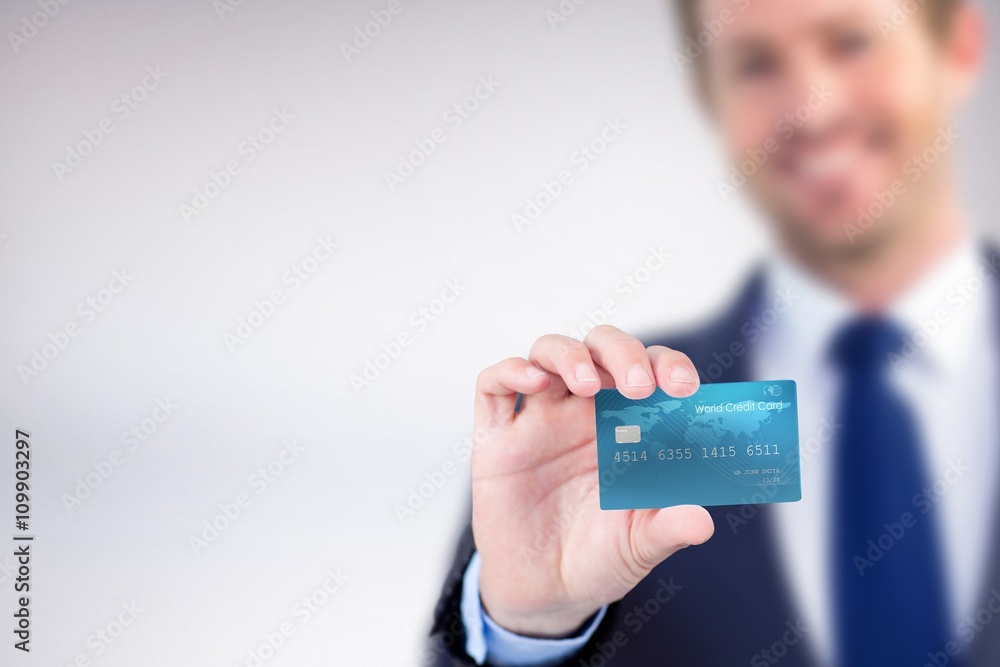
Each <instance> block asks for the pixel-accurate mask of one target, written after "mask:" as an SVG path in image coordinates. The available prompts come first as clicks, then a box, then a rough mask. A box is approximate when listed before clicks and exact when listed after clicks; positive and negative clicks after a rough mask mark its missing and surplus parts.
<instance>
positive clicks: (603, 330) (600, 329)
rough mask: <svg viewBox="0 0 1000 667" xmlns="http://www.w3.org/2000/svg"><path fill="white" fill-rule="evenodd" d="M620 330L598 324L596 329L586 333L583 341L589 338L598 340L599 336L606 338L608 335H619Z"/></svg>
mask: <svg viewBox="0 0 1000 667" xmlns="http://www.w3.org/2000/svg"><path fill="white" fill-rule="evenodd" d="M620 332H621V329H619V328H618V327H616V326H613V325H611V324H598V325H597V326H596V327H594V328H593V329H591V330H590V331H588V332H587V335H586V336H585V337H584V340H588V339H591V338H599V337H601V336H606V335H608V334H615V333H620Z"/></svg>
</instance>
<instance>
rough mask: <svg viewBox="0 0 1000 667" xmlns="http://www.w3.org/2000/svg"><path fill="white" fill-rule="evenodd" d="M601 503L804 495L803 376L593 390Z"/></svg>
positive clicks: (622, 505) (773, 499) (617, 505)
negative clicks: (637, 394) (644, 390)
mask: <svg viewBox="0 0 1000 667" xmlns="http://www.w3.org/2000/svg"><path fill="white" fill-rule="evenodd" d="M594 402H595V413H596V418H597V469H598V473H599V475H600V490H601V508H602V509H606V510H614V509H641V508H653V507H669V506H671V505H744V504H748V503H754V504H757V503H780V502H790V501H795V500H799V499H801V498H802V486H801V482H800V477H799V423H798V422H799V420H798V405H797V402H796V397H795V382H793V381H792V380H777V381H772V382H729V383H717V384H703V385H701V387H700V388H699V389H698V391H697V392H695V393H694V395H693V396H689V397H687V398H671V397H670V396H667V394H666V393H665V392H664V391H663V390H662V389H660V388H657V389H656V391H654V392H653V394H652V395H651V396H649V397H648V398H641V399H630V398H626V397H624V396H622V395H621V394H620V393H619V392H618V390H617V389H602V390H601V391H599V392H598V393H597V395H596V396H595V397H594Z"/></svg>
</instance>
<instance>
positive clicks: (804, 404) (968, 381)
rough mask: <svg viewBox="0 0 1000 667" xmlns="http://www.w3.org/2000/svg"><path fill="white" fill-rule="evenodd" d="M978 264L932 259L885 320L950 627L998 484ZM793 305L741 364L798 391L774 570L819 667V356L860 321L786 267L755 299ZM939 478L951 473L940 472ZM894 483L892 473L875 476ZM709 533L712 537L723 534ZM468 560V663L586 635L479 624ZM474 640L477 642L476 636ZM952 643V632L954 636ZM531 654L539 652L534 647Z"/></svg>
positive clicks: (997, 363)
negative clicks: (920, 450) (928, 506)
mask: <svg viewBox="0 0 1000 667" xmlns="http://www.w3.org/2000/svg"><path fill="white" fill-rule="evenodd" d="M988 260H992V261H986V262H984V261H983V259H982V257H981V250H980V248H979V246H978V245H977V243H976V242H975V241H974V240H973V239H972V238H971V237H967V238H965V239H964V240H963V241H962V243H960V244H959V245H958V246H956V247H955V248H954V249H952V250H951V251H950V252H949V253H947V255H946V256H945V257H942V258H941V259H940V261H938V262H937V263H936V264H935V265H934V266H932V267H930V268H929V269H928V271H927V272H926V273H925V274H924V275H923V276H922V277H921V278H920V279H919V280H918V281H917V282H916V283H914V284H913V285H912V286H911V287H910V288H909V289H908V290H907V291H906V292H905V293H904V294H902V295H900V297H899V298H897V299H896V300H895V301H894V302H893V303H892V305H891V307H890V308H888V309H887V311H886V312H885V315H886V316H887V317H889V318H891V319H892V320H893V321H895V323H896V324H897V325H899V326H900V327H901V328H902V329H903V330H904V331H908V332H910V335H909V338H908V340H909V341H910V342H911V343H912V347H911V348H909V349H908V350H904V352H907V353H908V354H906V355H900V356H898V357H896V358H893V360H892V364H891V368H890V371H889V373H890V378H891V381H892V382H893V384H894V386H895V387H896V388H897V390H898V391H899V392H900V393H901V395H902V397H903V398H904V399H905V400H906V401H907V403H908V404H909V406H910V407H911V409H912V411H913V413H914V416H915V418H916V420H917V426H918V428H919V432H920V435H921V436H922V440H923V443H924V448H925V452H924V453H925V467H926V470H927V476H928V480H929V481H930V483H931V486H934V484H935V482H936V483H937V490H936V491H935V492H932V497H933V498H934V507H935V514H936V516H937V518H938V521H937V523H938V525H939V527H940V529H941V533H942V535H941V537H942V543H943V546H944V549H943V556H944V559H945V567H946V572H947V589H948V592H949V595H950V599H949V604H950V606H951V617H952V619H953V622H954V624H955V626H956V627H957V626H958V625H959V623H961V619H963V618H965V617H966V616H967V615H969V614H972V613H974V612H975V610H976V609H978V607H979V605H980V603H981V601H982V599H983V597H984V594H985V592H986V590H985V588H984V583H985V581H986V579H985V577H986V576H987V573H988V568H989V566H990V565H991V564H990V563H988V556H989V549H990V546H991V540H992V539H993V538H994V532H995V530H993V529H992V528H991V527H992V526H993V525H994V520H995V519H996V518H997V517H996V516H995V510H996V505H997V504H998V501H1000V498H998V497H997V495H996V494H997V491H996V489H997V486H998V484H997V482H998V481H1000V479H998V478H1000V474H998V473H1000V448H998V446H1000V417H998V413H997V406H1000V354H998V346H997V341H998V340H1000V339H998V331H997V328H996V322H997V313H996V304H997V300H996V297H995V290H997V289H998V288H1000V286H998V285H997V284H996V282H997V281H996V280H994V277H995V276H996V275H997V273H1000V265H998V264H997V262H998V261H1000V258H994V257H990V258H988ZM778 291H787V292H786V293H788V294H791V295H794V296H795V297H796V298H795V300H794V301H793V303H792V306H791V307H790V308H788V309H787V311H786V312H784V313H782V314H780V315H779V316H778V317H777V319H776V320H775V321H774V323H773V325H771V326H770V327H769V328H768V329H767V331H765V332H764V333H763V335H762V336H761V339H760V341H759V343H758V345H757V346H756V347H755V348H754V352H753V356H752V357H751V358H750V360H749V361H750V366H751V374H752V376H753V377H754V378H759V379H786V378H787V379H793V380H796V383H797V389H798V403H799V440H800V453H801V461H802V500H801V501H799V502H796V503H778V504H775V505H774V506H773V516H774V517H775V522H774V525H775V535H774V537H775V539H776V541H777V545H778V553H779V557H780V558H781V559H782V563H781V565H782V567H781V570H782V571H783V572H785V573H786V576H787V578H788V583H789V585H790V587H791V590H792V591H793V595H794V596H795V600H796V601H797V604H798V613H799V614H800V616H801V619H802V621H803V622H804V624H805V625H806V627H807V628H809V637H810V639H811V641H812V646H813V647H814V648H815V650H816V654H817V655H816V658H817V660H818V661H819V662H820V663H821V664H826V665H833V664H836V660H837V656H836V653H835V641H834V636H833V631H834V628H833V619H834V614H833V607H832V604H833V595H832V591H831V590H830V581H831V576H830V553H831V548H832V545H831V541H830V530H831V525H830V515H829V512H830V508H831V507H833V503H834V502H835V499H834V498H831V497H830V493H831V487H832V480H831V471H832V463H833V448H834V446H835V444H836V436H835V433H833V432H832V431H835V424H836V422H835V421H834V414H835V410H836V406H835V401H836V399H837V396H838V391H839V386H838V377H837V372H836V371H835V369H834V368H833V367H832V366H831V363H830V362H829V357H828V352H829V348H830V345H831V343H832V340H833V337H834V336H835V335H836V334H837V332H838V331H839V330H840V328H841V327H842V326H843V325H844V324H846V323H847V322H848V321H849V320H851V319H852V318H853V317H856V316H857V315H858V314H859V313H858V312H857V309H856V308H855V307H854V306H853V305H852V304H851V303H849V302H847V301H846V300H845V299H843V298H842V297H841V296H840V295H839V294H837V293H836V292H834V291H833V290H832V289H831V288H830V287H828V286H827V285H825V284H823V283H821V282H819V281H818V280H816V279H815V278H813V277H812V276H811V275H810V274H808V273H807V272H806V271H804V270H802V269H801V268H799V267H798V266H796V265H795V264H794V263H793V262H792V261H790V260H789V259H787V258H784V257H777V258H776V259H775V260H774V261H773V262H772V263H771V264H770V265H769V266H768V268H767V276H766V288H765V294H771V295H775V294H777V293H778ZM949 471H950V472H949ZM886 474H887V475H889V474H892V471H886ZM725 528H726V527H725V526H722V527H720V526H716V530H720V529H723V530H724V529H725ZM478 565H479V561H478V554H476V557H475V558H474V559H473V563H472V566H471V567H470V568H468V569H467V570H466V576H465V580H464V587H465V590H464V594H463V602H462V617H463V621H464V623H465V626H466V631H467V634H468V641H467V648H468V649H469V653H470V655H472V656H473V658H475V659H476V661H477V662H478V663H480V664H481V663H482V662H483V661H484V659H485V660H486V661H487V662H490V663H492V664H505V665H537V664H542V663H547V662H551V661H555V660H558V659H560V658H567V657H569V656H571V655H572V654H573V653H574V652H576V651H577V650H579V648H581V647H582V646H583V645H584V644H585V643H586V641H587V639H588V638H589V636H590V635H591V634H592V633H593V632H594V630H595V629H596V626H597V625H598V623H599V621H600V618H601V617H602V616H603V612H604V610H603V609H602V610H601V613H600V615H599V616H598V617H597V618H595V619H594V622H592V623H591V624H590V626H589V627H588V628H586V630H585V631H584V632H583V633H582V634H581V635H579V636H578V637H573V638H569V639H566V640H533V639H530V638H526V637H521V636H519V635H515V634H513V633H509V632H507V631H505V630H503V629H502V628H499V626H497V625H496V624H495V623H492V622H491V621H492V619H489V618H488V617H487V616H486V614H485V612H484V611H483V609H482V605H481V603H480V602H479V581H478V574H479V568H478ZM484 629H485V632H484ZM956 632H957V631H956ZM535 642H537V644H536V643H535Z"/></svg>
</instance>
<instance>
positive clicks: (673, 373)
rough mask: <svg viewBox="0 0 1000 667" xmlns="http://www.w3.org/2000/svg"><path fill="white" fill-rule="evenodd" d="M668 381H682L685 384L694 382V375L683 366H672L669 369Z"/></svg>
mask: <svg viewBox="0 0 1000 667" xmlns="http://www.w3.org/2000/svg"><path fill="white" fill-rule="evenodd" d="M670 381H671V382H683V383H685V384H694V383H695V377H694V375H692V374H691V371H689V370H688V369H686V368H684V367H683V366H674V367H673V368H672V369H670Z"/></svg>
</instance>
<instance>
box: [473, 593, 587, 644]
mask: <svg viewBox="0 0 1000 667" xmlns="http://www.w3.org/2000/svg"><path fill="white" fill-rule="evenodd" d="M480 601H481V603H482V605H483V611H484V612H485V613H486V614H487V615H489V617H490V618H491V619H492V620H493V622H494V623H496V624H497V625H499V626H500V627H502V628H504V629H505V630H508V631H510V632H513V633H514V634H518V635H521V636H522V637H534V638H537V639H565V638H568V637H574V636H576V635H579V634H580V633H581V632H582V631H583V629H584V628H585V627H586V626H587V625H588V623H589V622H590V620H591V619H592V618H593V617H594V614H596V613H597V612H598V611H599V610H600V609H601V608H600V606H597V607H592V606H590V605H578V606H568V607H562V608H557V609H556V608H553V609H548V610H536V611H531V612H526V611H523V610H513V609H508V608H506V607H504V606H501V605H496V604H491V603H490V602H489V601H488V600H487V599H486V597H485V596H484V595H482V594H480Z"/></svg>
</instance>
